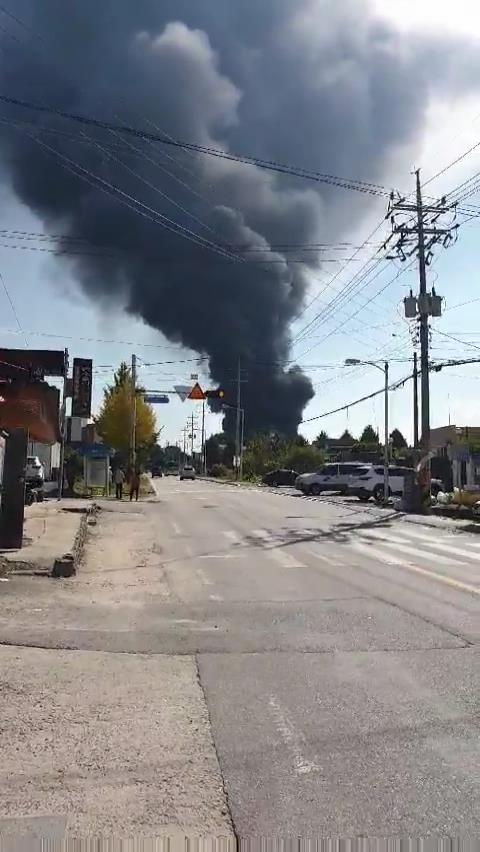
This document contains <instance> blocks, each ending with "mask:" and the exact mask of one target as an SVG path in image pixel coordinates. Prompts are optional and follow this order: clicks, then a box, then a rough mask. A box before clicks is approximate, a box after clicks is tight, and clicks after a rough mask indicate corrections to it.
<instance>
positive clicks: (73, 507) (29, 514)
mask: <svg viewBox="0 0 480 852" xmlns="http://www.w3.org/2000/svg"><path fill="white" fill-rule="evenodd" d="M95 509H96V506H95V504H93V503H92V502H91V501H87V500H69V499H64V500H59V501H58V502H55V503H53V502H52V503H34V504H33V505H32V506H27V507H26V508H25V521H24V538H23V541H24V545H23V547H22V548H21V549H19V550H0V572H2V573H7V574H8V573H10V574H43V575H52V572H53V570H54V566H55V563H56V561H57V560H62V559H63V558H64V557H65V555H66V554H70V555H71V557H72V558H73V559H72V561H73V568H74V570H75V568H76V565H77V564H78V561H79V559H80V557H81V553H82V550H83V544H84V541H85V537H86V532H87V524H88V517H89V515H90V514H91V513H93V512H94V511H95ZM73 573H74V571H73Z"/></svg>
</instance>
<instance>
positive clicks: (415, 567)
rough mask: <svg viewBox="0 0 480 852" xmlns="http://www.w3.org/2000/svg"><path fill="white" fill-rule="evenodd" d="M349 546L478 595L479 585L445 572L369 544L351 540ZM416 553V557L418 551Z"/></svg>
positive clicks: (389, 563) (479, 591)
mask: <svg viewBox="0 0 480 852" xmlns="http://www.w3.org/2000/svg"><path fill="white" fill-rule="evenodd" d="M351 547H353V548H354V549H355V550H360V552H361V553H368V554H369V555H370V556H373V557H374V558H375V559H378V560H379V561H380V562H383V563H384V565H398V566H400V567H401V568H405V569H406V570H407V571H412V572H413V573H414V574H422V575H423V576H424V577H430V578H431V579H433V580H438V582H439V583H444V584H445V585H447V586H453V588H456V589H461V591H463V592H469V593H470V594H472V595H478V596H480V587H478V586H471V585H470V583H463V582H462V580H455V579H454V578H453V577H449V576H448V575H447V574H438V573H437V572H436V571H429V570H428V568H420V567H419V566H418V565H413V564H412V563H411V562H405V561H402V560H401V559H396V558H395V557H392V556H391V555H390V554H388V553H384V552H382V551H381V550H378V549H377V548H376V547H372V546H371V545H368V544H361V543H360V542H353V543H352V545H351ZM416 555H417V557H418V553H417V554H416Z"/></svg>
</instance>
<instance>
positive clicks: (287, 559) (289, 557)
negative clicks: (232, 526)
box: [252, 530, 306, 568]
mask: <svg viewBox="0 0 480 852" xmlns="http://www.w3.org/2000/svg"><path fill="white" fill-rule="evenodd" d="M252 535H253V536H255V538H259V539H260V540H261V541H262V542H263V543H264V544H266V545H267V548H266V552H267V554H268V556H269V557H270V559H273V560H274V561H275V562H279V563H280V565H282V567H283V568H305V567H306V566H305V565H304V563H303V562H299V561H298V559H296V558H295V556H293V554H291V553H289V552H288V551H287V550H285V547H277V546H276V542H275V539H274V538H273V536H272V534H271V533H269V532H267V530H252Z"/></svg>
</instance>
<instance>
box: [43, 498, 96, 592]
mask: <svg viewBox="0 0 480 852" xmlns="http://www.w3.org/2000/svg"><path fill="white" fill-rule="evenodd" d="M99 509H100V507H99V506H98V505H97V503H92V505H91V506H88V507H87V508H86V509H85V510H84V511H82V515H81V518H80V524H79V527H78V530H77V533H76V535H75V539H74V542H73V547H72V550H71V552H70V553H64V554H63V556H60V557H57V558H56V559H54V561H53V567H52V571H51V574H50V576H51V577H55V578H59V577H73V576H75V574H76V573H77V568H78V566H79V565H80V563H81V561H82V557H83V554H84V551H85V544H86V541H87V535H88V528H89V526H93V525H94V524H96V522H97V521H96V515H97V513H98V511H99ZM66 511H72V510H68V509H67V510H66ZM73 511H75V510H73Z"/></svg>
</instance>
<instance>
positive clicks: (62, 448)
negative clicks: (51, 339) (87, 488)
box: [57, 349, 68, 500]
mask: <svg viewBox="0 0 480 852" xmlns="http://www.w3.org/2000/svg"><path fill="white" fill-rule="evenodd" d="M67 383H68V349H65V359H64V364H63V399H62V410H61V415H60V429H61V434H60V463H59V466H58V489H57V499H58V500H61V499H62V494H63V474H64V469H65V441H66V438H67V435H66V432H67Z"/></svg>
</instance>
